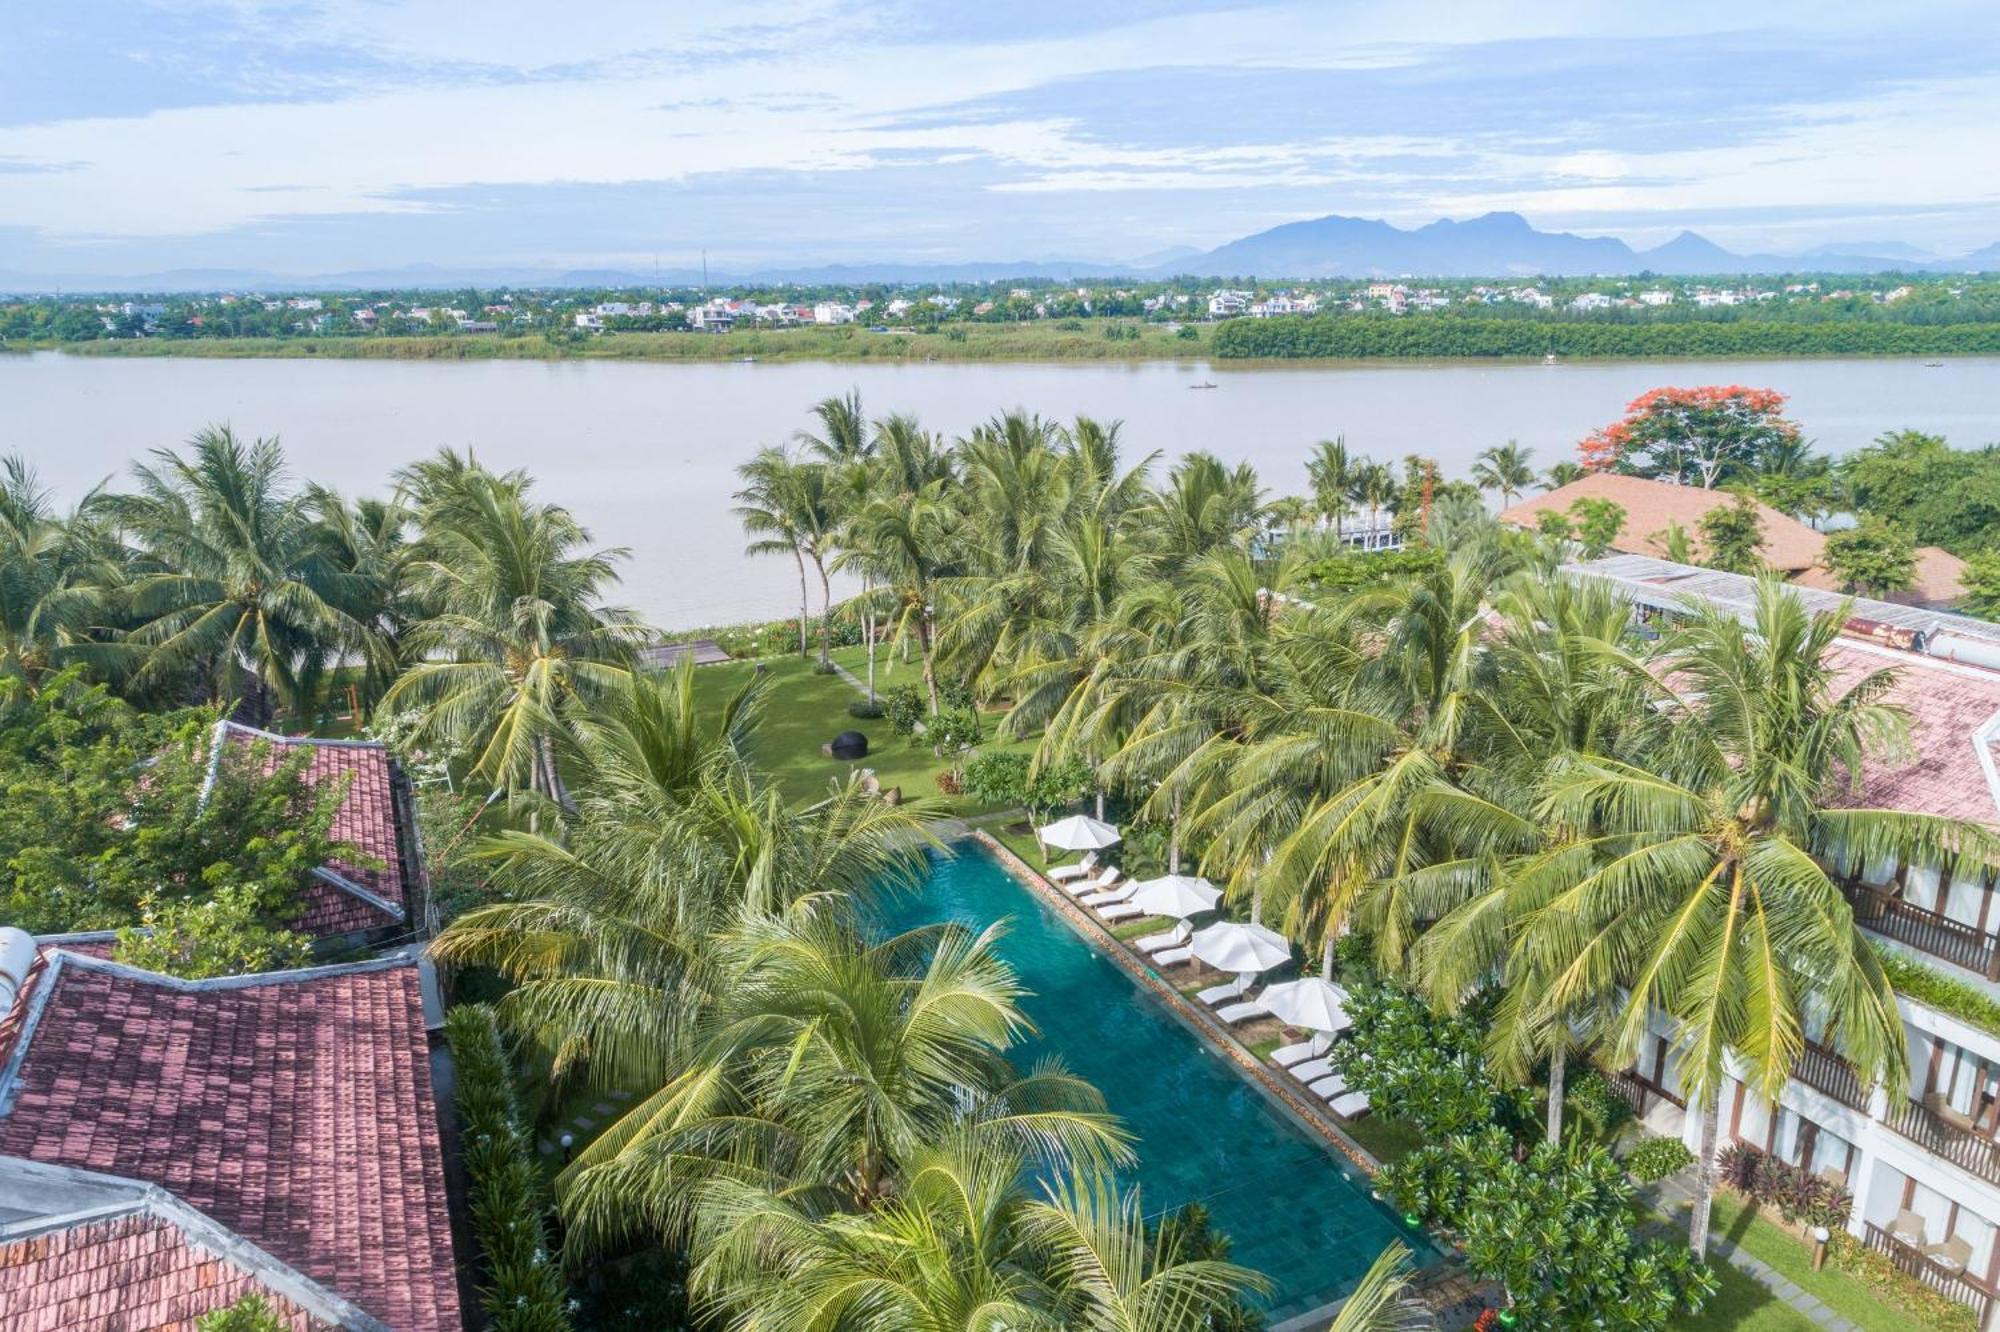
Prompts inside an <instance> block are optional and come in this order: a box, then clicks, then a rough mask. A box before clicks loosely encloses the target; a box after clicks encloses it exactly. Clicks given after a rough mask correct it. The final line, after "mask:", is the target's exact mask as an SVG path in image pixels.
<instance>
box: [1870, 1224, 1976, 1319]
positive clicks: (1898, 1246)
mask: <svg viewBox="0 0 2000 1332" xmlns="http://www.w3.org/2000/svg"><path fill="white" fill-rule="evenodd" d="M1864 1224H1865V1225H1866V1227H1867V1244H1868V1247H1869V1248H1871V1249H1873V1250H1875V1252H1877V1253H1879V1254H1882V1255H1884V1256H1886V1257H1887V1258H1888V1259H1889V1261H1890V1262H1892V1263H1894V1264H1895V1265H1896V1269H1897V1270H1898V1271H1900V1272H1902V1273H1903V1274H1904V1275H1906V1276H1912V1277H1915V1278H1916V1279H1917V1280H1919V1281H1921V1282H1923V1283H1924V1284H1925V1285H1926V1286H1929V1287H1930V1288H1931V1289H1932V1290H1935V1291H1938V1292H1939V1293H1940V1294H1943V1295H1944V1296H1946V1297H1947V1298H1949V1299H1953V1300H1956V1301H1958V1302H1959V1303H1960V1304H1966V1305H1970V1306H1971V1307H1972V1309H1973V1311H1974V1312H1975V1314H1976V1315H1977V1318H1978V1320H1979V1323H1980V1325H1981V1326H1984V1324H1985V1322H1986V1311H1987V1310H1988V1309H1989V1308H1990V1307H1991V1306H1992V1304H1993V1301H1994V1300H1995V1299H1996V1298H2000V1291H1995V1290H1994V1289H1993V1288H1992V1287H1991V1286H1988V1285H1987V1284H1986V1283H1985V1282H1983V1281H1980V1280H1978V1279H1977V1278H1974V1277H1971V1276H1968V1275H1967V1274H1966V1273H1965V1272H1964V1271H1963V1270H1956V1269H1953V1268H1950V1267H1945V1266H1942V1265H1940V1264H1939V1263H1937V1262H1936V1261H1934V1260H1933V1259H1932V1258H1930V1257H1929V1256H1928V1255H1927V1254H1925V1253H1924V1252H1923V1250H1921V1249H1913V1248H1911V1247H1910V1246H1909V1245H1907V1244H1905V1243H1903V1241H1901V1240H1899V1239H1897V1238H1896V1237H1895V1236H1894V1235H1891V1234H1890V1233H1889V1232H1888V1231H1886V1230H1884V1229H1882V1228H1881V1227H1880V1226H1878V1225H1876V1224H1875V1223H1874V1222H1872V1221H1871V1222H1865V1223H1864Z"/></svg>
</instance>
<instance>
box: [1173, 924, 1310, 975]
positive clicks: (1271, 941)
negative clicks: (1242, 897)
mask: <svg viewBox="0 0 2000 1332" xmlns="http://www.w3.org/2000/svg"><path fill="white" fill-rule="evenodd" d="M1188 945H1189V947H1191V948H1193V949H1194V955H1195V956H1196V957H1198V958H1200V959H1201V960H1202V961H1204V962H1206V963H1208V965H1210V966H1211V967H1214V968H1215V969H1216V970H1218V971H1233V972H1235V973H1236V974H1237V975H1239V976H1247V975H1253V974H1255V973H1257V972H1259V971H1269V970H1270V969H1271V968H1272V967H1275V966H1278V965H1279V964H1281V963H1284V962H1289V961H1290V960H1291V957H1292V946H1291V945H1290V944H1288V943H1286V942H1285V936H1284V935H1282V934H1279V933H1278V932H1277V931H1276V930H1272V929H1266V928H1265V927H1264V926H1262V925H1246V924H1244V923H1243V922H1242V921H1240V920H1224V921H1217V922H1216V923H1215V924H1213V925H1210V926H1209V927H1208V928H1207V929H1204V930H1196V931H1195V932H1194V938H1192V939H1190V940H1189V941H1188Z"/></svg>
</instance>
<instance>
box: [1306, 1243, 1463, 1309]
mask: <svg viewBox="0 0 2000 1332" xmlns="http://www.w3.org/2000/svg"><path fill="white" fill-rule="evenodd" d="M1411 1280H1412V1272H1411V1269H1410V1251H1409V1249H1408V1248H1407V1247H1405V1246H1404V1245H1403V1244H1402V1243H1401V1242H1400V1241H1398V1242H1396V1243H1393V1244H1391V1245H1390V1246H1389V1247H1388V1248H1386V1249H1384V1250H1382V1252H1381V1254H1380V1255H1379V1256H1377V1258H1376V1259H1375V1261H1374V1262H1373V1263H1371V1264H1369V1266H1368V1270H1367V1271H1366V1272H1364V1273H1362V1275H1361V1281H1360V1283H1359V1284H1357V1285H1356V1286H1355V1287H1354V1292H1353V1293H1352V1294H1351V1295H1349V1296H1348V1297H1347V1298H1346V1299H1345V1300H1344V1301H1342V1302H1341V1306H1340V1312H1339V1313H1337V1314H1335V1315H1334V1316H1333V1321H1332V1322H1331V1323H1329V1324H1328V1325H1327V1328H1326V1332H1428V1329H1431V1328H1435V1327H1436V1326H1437V1317H1436V1315H1434V1314H1432V1313H1431V1311H1430V1310H1429V1309H1428V1308H1426V1307H1425V1306H1424V1305H1423V1304H1421V1303H1420V1302H1418V1301H1417V1300H1414V1299H1411V1298H1410V1295H1409V1289H1410V1282H1411Z"/></svg>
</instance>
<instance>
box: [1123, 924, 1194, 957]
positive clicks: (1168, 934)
mask: <svg viewBox="0 0 2000 1332" xmlns="http://www.w3.org/2000/svg"><path fill="white" fill-rule="evenodd" d="M1193 937H1194V927H1193V926H1191V925H1189V924H1188V923H1187V922H1186V921H1182V922H1181V923H1180V924H1178V925H1176V926H1174V928H1172V929H1171V930H1161V931H1160V932H1159V933H1158V934H1148V935H1144V936H1142V937H1140V938H1137V939H1134V940H1133V941H1132V946H1133V947H1134V948H1136V949H1138V950H1139V951H1140V952H1142V953H1157V952H1159V951H1160V950H1161V949H1163V948H1179V947H1180V946H1181V945H1182V944H1184V943H1186V942H1187V941H1188V940H1189V939H1191V938H1193Z"/></svg>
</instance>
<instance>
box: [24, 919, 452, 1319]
mask: <svg viewBox="0 0 2000 1332" xmlns="http://www.w3.org/2000/svg"><path fill="white" fill-rule="evenodd" d="M45 991H46V994H44V992H45ZM30 1010H33V1011H34V1013H35V1016H34V1017H33V1018H32V1019H31V1020H30V1021H29V1022H27V1023H22V1022H21V1021H20V1019H19V1017H18V1016H16V1015H19V1014H21V1013H24V1012H28V1011H30ZM0 1051H4V1052H5V1057H6V1058H7V1059H8V1060H9V1062H8V1063H7V1064H6V1065H4V1068H5V1070H6V1072H4V1073H0V1154H4V1155H10V1156H20V1157H26V1158H28V1159H30V1160H36V1161H44V1162H50V1163H55V1164H61V1165H69V1166H77V1167H81V1168H84V1169H88V1170H96V1171H103V1172H106V1173H108V1174H113V1175H119V1176H123V1177H126V1178H130V1179H136V1180H142V1181H145V1182H147V1183H151V1184H157V1185H159V1186H160V1187H161V1188H164V1189H166V1190H168V1191H170V1192H171V1193H173V1194H174V1195H176V1196H177V1197H178V1198H180V1199H181V1200H183V1201H184V1202H186V1203H187V1204H188V1205H190V1206H192V1207H194V1208H195V1209H197V1210H198V1211H200V1212H202V1213H204V1214H206V1215H207V1216H208V1217H210V1218H213V1219H214V1221H216V1222H217V1223H219V1224H220V1225H222V1226H224V1227H226V1228H228V1229H229V1230H232V1231H235V1232H236V1233H238V1234H240V1235H242V1236H243V1237H244V1238H245V1239H247V1240H249V1241H250V1242H251V1243H253V1244H256V1245H258V1246H259V1247H261V1248H263V1249H264V1250H266V1251H267V1252H269V1253H270V1254H271V1255H272V1256H273V1257H275V1258H277V1259H279V1260H280V1261H281V1262H284V1263H286V1264H288V1265H290V1266H291V1267H293V1268H296V1269H297V1270H298V1271H300V1272H302V1273H304V1274H306V1275H307V1276H309V1277H311V1278H313V1279H314V1280H316V1281H319V1282H321V1283H323V1284H324V1285H325V1286H327V1287H328V1288H329V1289H331V1290H333V1291H335V1292H337V1293H339V1294H340V1295H342V1296H344V1297H346V1298H347V1299H349V1300H351V1301H353V1302H354V1303H355V1304H356V1305H358V1306H360V1307H361V1308H362V1309H365V1310H367V1311H368V1312H369V1313H371V1314H373V1315H374V1316H376V1317H377V1318H380V1319H382V1320H383V1321H384V1322H386V1323H388V1324H390V1325H391V1326H392V1327H396V1328H417V1329H432V1328H456V1327H458V1326H459V1308H458V1290H457V1284H456V1277H455V1274H454V1268H453V1256H452V1247H451V1230H450V1218H449V1214H448V1211H447V1203H446V1196H445V1185H444V1166H443V1156H442V1149H441V1147H440V1145H439V1139H438V1125H437V1105H436V1100H435V1095H434V1092H433V1089H432V1086H431V1077H430V1059H429V1050H428V1045H427V1042H426V1037H425V1031H424V1018H423V1003H422V995H421V990H420V986H419V981H418V974H417V969H416V966H415V964H414V963H411V962H405V961H398V962H395V963H392V964H386V965H385V964H359V965H356V966H349V967H324V968H318V969H316V970H312V971H305V972H293V973H280V974H277V975H274V976H271V977H254V978H236V979H232V980H229V981H224V982H177V981H172V980H169V979H167V978H165V977H159V976H153V975H150V974H149V973H146V972H140V971H136V970H133V969H131V968H128V967H122V966H118V965H117V964H115V963H107V962H103V961H98V960H95V959H90V958H85V957H80V956H75V955H66V954H62V953H55V954H52V955H51V954H46V953H45V954H44V955H43V956H42V957H41V958H40V959H39V960H38V962H37V964H36V971H35V972H34V973H33V974H32V975H31V979H30V984H29V985H28V986H27V987H24V990H23V993H22V997H21V999H19V1000H17V1002H16V1005H15V1015H10V1017H9V1020H8V1022H7V1023H5V1024H0Z"/></svg>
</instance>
